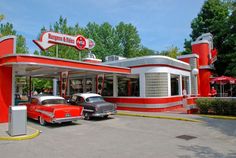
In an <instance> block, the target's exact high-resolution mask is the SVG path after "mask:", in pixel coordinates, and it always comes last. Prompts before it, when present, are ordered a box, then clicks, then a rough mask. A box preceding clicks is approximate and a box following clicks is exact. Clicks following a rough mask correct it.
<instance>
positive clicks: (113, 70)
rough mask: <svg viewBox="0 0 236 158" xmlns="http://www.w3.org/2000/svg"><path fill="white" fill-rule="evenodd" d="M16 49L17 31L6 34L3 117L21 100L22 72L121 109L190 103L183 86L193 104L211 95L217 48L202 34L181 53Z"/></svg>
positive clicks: (0, 79)
mask: <svg viewBox="0 0 236 158" xmlns="http://www.w3.org/2000/svg"><path fill="white" fill-rule="evenodd" d="M15 50H16V37H15V36H6V37H3V38H1V39H0V123H1V122H7V121H8V109H9V107H10V106H15V105H14V101H15V93H16V77H36V78H49V79H52V80H53V83H54V86H53V87H54V88H53V94H54V95H57V94H60V95H62V96H64V97H67V96H70V95H72V94H74V93H85V92H94V93H99V94H101V95H102V96H103V97H104V98H105V100H107V101H109V102H114V103H116V104H117V108H118V109H120V110H133V111H146V112H161V111H169V110H173V109H178V108H181V107H183V104H184V96H183V95H184V94H183V90H185V91H186V95H187V96H188V98H187V100H188V101H187V104H189V105H191V104H193V99H194V98H196V97H198V96H208V95H209V92H210V84H209V82H210V76H211V71H212V68H213V67H212V64H213V62H214V61H215V59H216V54H217V53H216V50H215V49H213V42H212V35H211V34H204V35H202V36H200V37H199V38H198V39H197V40H196V41H195V42H193V43H192V54H188V55H182V56H179V57H178V58H177V59H173V58H170V57H166V56H160V55H155V56H144V57H137V58H130V59H124V58H119V57H116V56H113V57H114V58H113V59H112V60H108V61H106V62H101V60H99V59H96V58H95V57H94V56H93V55H90V56H88V58H85V59H83V61H75V60H67V59H60V58H52V57H45V56H38V55H31V54H27V55H26V54H16V52H15ZM110 58H112V56H111V57H110ZM58 81H60V82H58ZM58 83H59V84H60V86H59V87H60V88H59V89H58V88H57V87H58ZM57 92H60V93H57ZM30 94H31V93H30Z"/></svg>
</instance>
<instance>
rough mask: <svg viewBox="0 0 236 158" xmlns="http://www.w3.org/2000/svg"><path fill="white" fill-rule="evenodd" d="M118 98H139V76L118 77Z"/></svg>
mask: <svg viewBox="0 0 236 158" xmlns="http://www.w3.org/2000/svg"><path fill="white" fill-rule="evenodd" d="M118 96H139V76H138V75H132V76H118Z"/></svg>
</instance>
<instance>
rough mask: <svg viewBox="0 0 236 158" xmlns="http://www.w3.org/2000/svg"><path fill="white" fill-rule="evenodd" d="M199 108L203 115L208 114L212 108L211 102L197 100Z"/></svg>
mask: <svg viewBox="0 0 236 158" xmlns="http://www.w3.org/2000/svg"><path fill="white" fill-rule="evenodd" d="M196 104H197V107H198V108H199V111H200V113H201V114H207V113H208V110H209V108H210V100H209V99H206V98H201V99H197V100H196Z"/></svg>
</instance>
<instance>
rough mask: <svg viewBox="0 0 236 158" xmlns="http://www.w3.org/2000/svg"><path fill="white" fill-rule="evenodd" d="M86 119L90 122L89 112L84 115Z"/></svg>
mask: <svg viewBox="0 0 236 158" xmlns="http://www.w3.org/2000/svg"><path fill="white" fill-rule="evenodd" d="M84 119H85V120H89V119H90V115H89V114H88V113H87V112H86V113H85V114H84Z"/></svg>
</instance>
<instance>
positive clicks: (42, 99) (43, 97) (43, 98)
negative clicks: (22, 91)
mask: <svg viewBox="0 0 236 158" xmlns="http://www.w3.org/2000/svg"><path fill="white" fill-rule="evenodd" d="M32 98H36V99H38V100H39V102H42V101H44V100H47V99H64V98H62V97H60V96H33V97H32Z"/></svg>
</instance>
